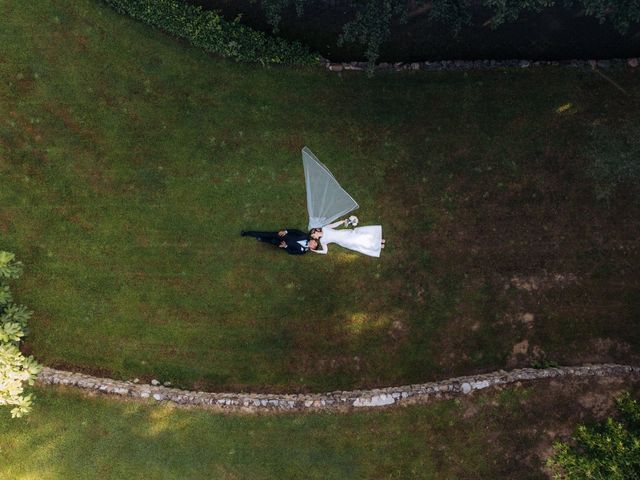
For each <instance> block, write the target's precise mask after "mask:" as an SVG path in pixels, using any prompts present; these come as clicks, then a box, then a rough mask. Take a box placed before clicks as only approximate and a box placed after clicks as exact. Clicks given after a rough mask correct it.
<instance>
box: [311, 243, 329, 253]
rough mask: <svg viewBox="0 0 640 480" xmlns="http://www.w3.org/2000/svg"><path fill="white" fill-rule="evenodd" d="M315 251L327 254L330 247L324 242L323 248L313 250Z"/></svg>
mask: <svg viewBox="0 0 640 480" xmlns="http://www.w3.org/2000/svg"><path fill="white" fill-rule="evenodd" d="M311 251H312V252H313V253H321V254H323V255H325V254H326V253H327V252H328V251H329V247H327V245H326V244H322V248H321V249H320V250H311Z"/></svg>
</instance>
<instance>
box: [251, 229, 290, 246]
mask: <svg viewBox="0 0 640 480" xmlns="http://www.w3.org/2000/svg"><path fill="white" fill-rule="evenodd" d="M244 236H245V237H254V238H256V239H257V240H258V241H260V242H265V243H270V244H271V245H278V244H279V243H280V242H281V241H282V240H284V239H283V238H282V237H281V236H279V235H278V232H256V231H249V232H244Z"/></svg>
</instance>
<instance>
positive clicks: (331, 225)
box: [324, 219, 347, 228]
mask: <svg viewBox="0 0 640 480" xmlns="http://www.w3.org/2000/svg"><path fill="white" fill-rule="evenodd" d="M346 224H347V220H346V219H345V220H338V221H337V222H335V223H332V224H330V225H327V226H325V227H324V228H337V227H339V226H340V225H346Z"/></svg>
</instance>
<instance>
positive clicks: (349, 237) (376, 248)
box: [313, 225, 382, 257]
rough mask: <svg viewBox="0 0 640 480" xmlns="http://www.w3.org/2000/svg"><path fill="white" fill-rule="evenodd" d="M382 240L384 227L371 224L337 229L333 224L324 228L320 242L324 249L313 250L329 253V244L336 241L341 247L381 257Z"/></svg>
mask: <svg viewBox="0 0 640 480" xmlns="http://www.w3.org/2000/svg"><path fill="white" fill-rule="evenodd" d="M381 242H382V227H381V226H380V225H371V226H368V227H356V228H354V229H348V230H347V229H344V230H336V229H334V228H332V225H327V226H326V227H323V228H322V237H320V243H321V245H322V249H318V250H313V251H314V252H316V253H327V251H328V249H327V244H329V243H336V244H338V245H340V246H341V247H344V248H348V249H349V250H354V251H356V252H359V253H364V254H365V255H369V256H371V257H379V256H380V250H381V248H382V246H381Z"/></svg>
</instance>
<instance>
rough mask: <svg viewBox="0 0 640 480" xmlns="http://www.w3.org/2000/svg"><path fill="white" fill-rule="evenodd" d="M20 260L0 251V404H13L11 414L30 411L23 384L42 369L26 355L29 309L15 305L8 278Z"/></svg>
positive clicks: (16, 272) (18, 268) (16, 271)
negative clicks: (23, 347)
mask: <svg viewBox="0 0 640 480" xmlns="http://www.w3.org/2000/svg"><path fill="white" fill-rule="evenodd" d="M21 274H22V264H21V263H20V262H18V261H16V259H15V255H14V254H13V253H9V252H2V251H0V405H9V406H13V409H12V410H11V416H12V417H21V416H22V415H25V414H27V413H29V411H30V410H31V404H32V402H33V395H31V394H25V393H24V386H25V384H29V385H33V382H34V380H35V378H36V375H37V374H38V372H39V371H40V370H41V367H40V365H38V363H37V362H36V361H35V360H34V359H33V357H28V358H27V357H25V356H24V355H23V354H22V352H21V351H20V349H19V348H18V347H19V346H20V342H21V341H22V339H23V338H24V336H25V335H26V334H27V321H28V320H29V318H30V317H31V312H30V311H28V310H27V309H26V307H24V306H22V305H15V304H14V303H13V297H12V295H11V291H10V290H9V286H8V285H5V283H4V282H5V281H6V280H7V279H12V278H18V277H20V275H21Z"/></svg>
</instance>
